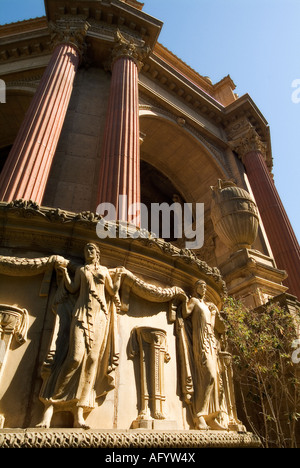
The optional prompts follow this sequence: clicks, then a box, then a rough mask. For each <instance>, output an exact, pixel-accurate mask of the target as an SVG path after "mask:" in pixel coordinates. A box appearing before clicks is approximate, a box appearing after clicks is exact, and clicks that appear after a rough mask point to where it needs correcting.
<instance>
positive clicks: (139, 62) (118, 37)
mask: <svg viewBox="0 0 300 468" xmlns="http://www.w3.org/2000/svg"><path fill="white" fill-rule="evenodd" d="M114 40H115V44H114V48H113V50H112V55H111V58H112V62H111V68H112V67H113V65H114V63H115V62H116V61H117V60H118V59H119V58H121V57H127V58H128V59H131V60H133V61H134V63H135V64H136V66H137V68H138V71H140V70H141V69H142V68H143V65H144V64H143V60H144V58H145V57H147V55H149V53H150V47H147V46H145V45H144V44H137V43H136V42H135V41H134V40H133V39H126V38H125V37H124V36H123V35H122V34H121V32H120V31H119V30H117V31H116V33H115V37H114Z"/></svg>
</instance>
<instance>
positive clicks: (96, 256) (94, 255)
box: [84, 243, 100, 263]
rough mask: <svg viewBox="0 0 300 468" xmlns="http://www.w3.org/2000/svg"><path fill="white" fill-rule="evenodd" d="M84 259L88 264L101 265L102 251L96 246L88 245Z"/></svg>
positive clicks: (85, 248)
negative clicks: (95, 263)
mask: <svg viewBox="0 0 300 468" xmlns="http://www.w3.org/2000/svg"><path fill="white" fill-rule="evenodd" d="M84 257H85V260H86V262H87V263H91V262H98V263H100V249H99V247H97V245H96V244H92V243H88V244H86V245H85V247H84Z"/></svg>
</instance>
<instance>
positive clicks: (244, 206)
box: [211, 180, 259, 251]
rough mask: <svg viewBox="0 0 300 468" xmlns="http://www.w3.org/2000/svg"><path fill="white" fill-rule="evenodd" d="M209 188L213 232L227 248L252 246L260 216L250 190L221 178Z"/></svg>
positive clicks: (238, 248)
mask: <svg viewBox="0 0 300 468" xmlns="http://www.w3.org/2000/svg"><path fill="white" fill-rule="evenodd" d="M211 189H212V204H211V219H212V222H213V225H214V229H215V232H216V234H217V235H218V236H219V238H220V239H221V241H222V242H223V243H224V244H225V245H226V246H227V247H229V249H230V250H234V251H237V250H240V249H242V248H251V246H252V244H253V243H254V241H255V239H256V237H257V232H258V226H259V216H258V208H257V206H256V203H255V202H254V200H253V198H252V196H251V195H250V193H249V192H247V191H246V190H244V189H242V188H240V187H237V186H236V184H235V183H233V182H231V181H222V180H219V181H218V184H217V185H216V186H214V187H211Z"/></svg>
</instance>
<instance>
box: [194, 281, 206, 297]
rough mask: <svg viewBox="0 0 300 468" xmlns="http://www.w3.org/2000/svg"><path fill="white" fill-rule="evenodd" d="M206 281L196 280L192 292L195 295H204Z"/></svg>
mask: <svg viewBox="0 0 300 468" xmlns="http://www.w3.org/2000/svg"><path fill="white" fill-rule="evenodd" d="M206 289H207V286H206V282H205V281H204V280H198V281H196V283H195V286H194V292H195V294H196V296H200V297H204V296H205V294H206Z"/></svg>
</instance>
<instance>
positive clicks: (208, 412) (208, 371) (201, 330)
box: [177, 280, 226, 430]
mask: <svg viewBox="0 0 300 468" xmlns="http://www.w3.org/2000/svg"><path fill="white" fill-rule="evenodd" d="M205 293H206V283H205V282H204V281H202V280H199V281H197V282H196V284H195V294H194V296H193V297H192V298H191V299H189V300H187V301H185V302H183V306H182V319H183V320H182V319H181V320H179V322H178V323H177V336H178V338H179V345H180V348H179V349H180V355H179V359H180V362H181V369H182V376H181V378H182V385H183V393H184V394H185V402H186V403H187V404H188V406H189V408H190V410H191V413H192V418H193V424H194V428H195V429H217V430H223V429H226V428H225V427H223V426H222V424H221V423H220V422H219V421H218V418H219V417H220V415H221V405H220V394H221V392H220V389H221V386H222V383H221V371H220V363H219V358H218V352H219V349H220V343H219V341H218V339H217V337H216V333H218V334H220V335H222V334H223V333H224V331H225V326H224V323H223V320H222V318H221V316H220V313H219V311H218V309H217V307H216V306H215V305H214V304H211V303H207V302H205Z"/></svg>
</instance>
